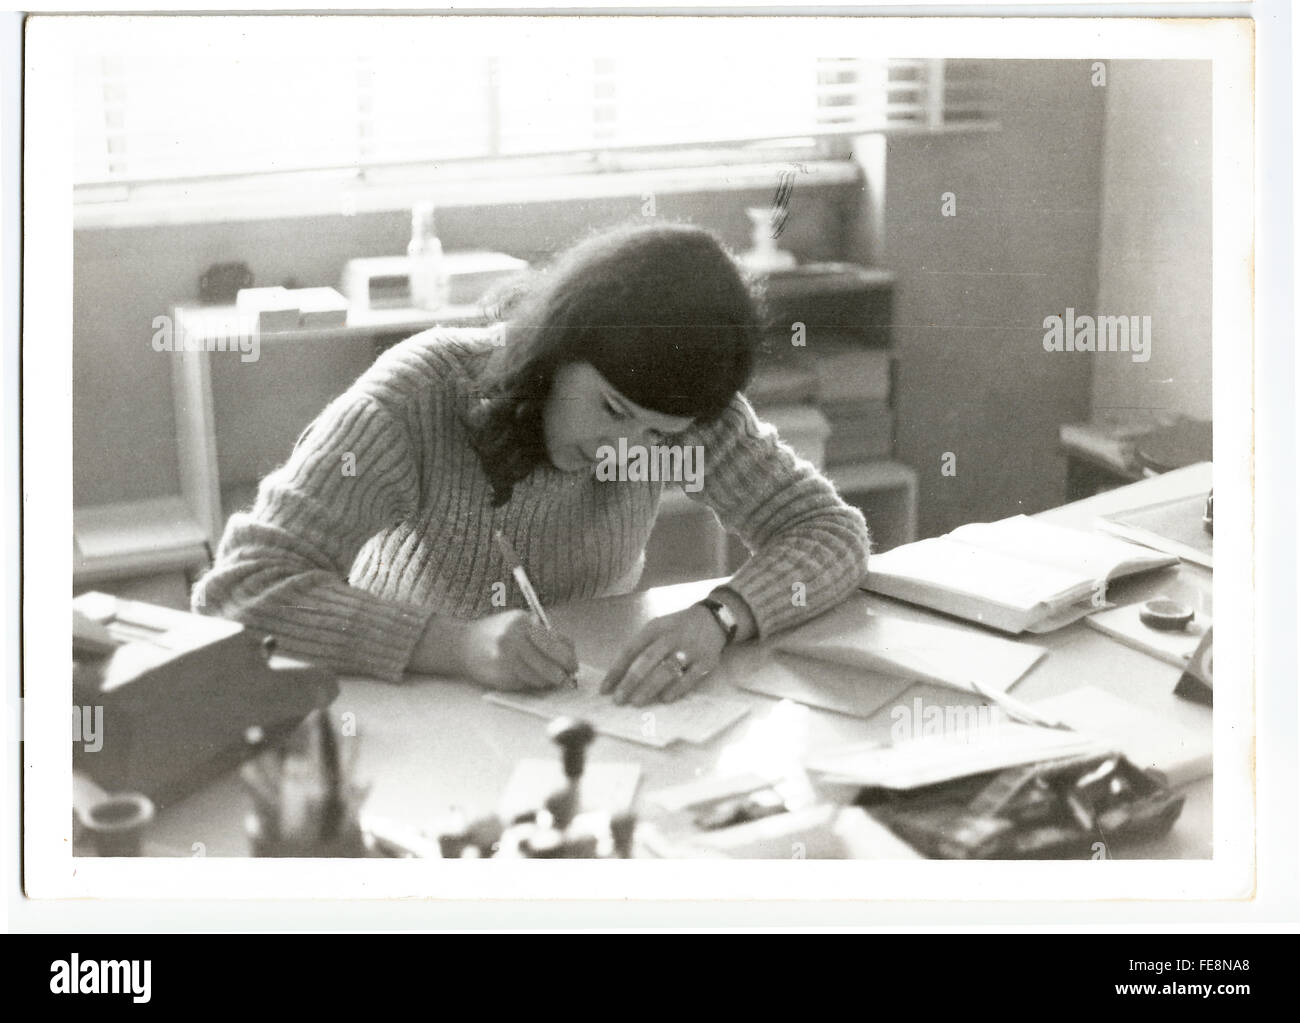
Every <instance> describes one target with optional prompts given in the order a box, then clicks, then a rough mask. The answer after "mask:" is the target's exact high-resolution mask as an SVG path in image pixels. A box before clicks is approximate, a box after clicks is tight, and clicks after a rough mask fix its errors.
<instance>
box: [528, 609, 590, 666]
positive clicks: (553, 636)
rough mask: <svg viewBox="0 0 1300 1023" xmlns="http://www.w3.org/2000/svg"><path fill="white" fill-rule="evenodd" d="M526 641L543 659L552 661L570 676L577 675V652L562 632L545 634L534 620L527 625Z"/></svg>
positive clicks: (539, 624)
mask: <svg viewBox="0 0 1300 1023" xmlns="http://www.w3.org/2000/svg"><path fill="white" fill-rule="evenodd" d="M528 639H529V641H530V642H531V643H532V645H533V646H534V647H536V648H537V650H539V651H540V652H541V653H542V654H543V655H544V656H545V657H547V658H549V659H550V660H552V661H554V662H555V663H556V664H558V665H559V666H560V667H561V668H563V669H564V670H565V671H566V672H569V673H570V674H577V671H578V652H577V650H575V649H574V646H573V640H571V639H569V637H568V636H566V635H564V634H563V633H562V632H547V631H546V629H545V627H544V626H542V624H541V623H540V622H538V621H536V620H530V621H529V623H528Z"/></svg>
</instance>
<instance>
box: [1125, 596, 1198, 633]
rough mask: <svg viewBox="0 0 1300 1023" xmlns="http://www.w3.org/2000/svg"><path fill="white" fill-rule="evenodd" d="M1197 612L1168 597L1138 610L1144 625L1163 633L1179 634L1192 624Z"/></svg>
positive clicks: (1149, 602) (1147, 602)
mask: <svg viewBox="0 0 1300 1023" xmlns="http://www.w3.org/2000/svg"><path fill="white" fill-rule="evenodd" d="M1195 617H1196V612H1195V611H1193V610H1192V609H1191V608H1190V607H1188V606H1187V605H1186V604H1180V603H1178V601H1176V600H1170V599H1169V598H1168V597H1157V598H1156V599H1155V600H1148V601H1146V602H1145V603H1143V604H1142V606H1141V607H1140V608H1139V609H1138V618H1139V619H1140V620H1141V622H1142V624H1143V625H1146V626H1148V627H1150V628H1152V629H1159V630H1160V631H1161V632H1178V631H1180V630H1182V629H1185V628H1187V626H1188V625H1190V624H1191V621H1192V619H1193V618H1195Z"/></svg>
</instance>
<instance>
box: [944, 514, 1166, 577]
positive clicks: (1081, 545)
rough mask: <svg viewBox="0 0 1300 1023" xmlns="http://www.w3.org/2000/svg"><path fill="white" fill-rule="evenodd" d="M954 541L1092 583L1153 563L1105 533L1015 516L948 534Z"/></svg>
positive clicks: (1138, 550)
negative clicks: (1132, 566)
mask: <svg viewBox="0 0 1300 1023" xmlns="http://www.w3.org/2000/svg"><path fill="white" fill-rule="evenodd" d="M948 536H949V537H951V538H952V539H954V540H961V541H963V542H965V543H969V544H973V545H974V546H976V547H982V548H984V549H985V550H988V551H997V552H998V553H999V554H1005V555H1007V556H1008V557H1018V558H1024V559H1026V560H1029V561H1033V562H1037V563H1039V564H1042V565H1053V566H1055V567H1057V568H1059V569H1062V570H1064V571H1068V572H1077V573H1079V574H1081V575H1085V576H1087V577H1089V578H1091V579H1105V578H1108V577H1109V576H1110V575H1111V573H1112V572H1114V571H1115V570H1116V569H1118V568H1119V567H1120V566H1121V565H1125V564H1126V563H1128V562H1132V561H1143V560H1151V561H1154V562H1159V561H1160V559H1159V558H1158V557H1156V558H1152V557H1151V552H1150V551H1148V550H1145V549H1143V548H1141V547H1137V546H1135V545H1133V544H1131V543H1126V542H1125V541H1123V540H1119V539H1116V538H1115V537H1113V536H1107V535H1105V534H1103V533H1085V532H1084V531H1083V530H1080V529H1068V528H1066V527H1064V526H1054V525H1051V524H1050V523H1047V522H1039V521H1038V520H1037V519H1031V518H1029V517H1028V516H1027V515H1014V516H1012V517H1011V518H1009V519H1000V520H999V521H997V522H972V523H970V524H968V525H965V526H960V527H959V528H957V529H954V530H953V531H952V532H951V533H949V534H948Z"/></svg>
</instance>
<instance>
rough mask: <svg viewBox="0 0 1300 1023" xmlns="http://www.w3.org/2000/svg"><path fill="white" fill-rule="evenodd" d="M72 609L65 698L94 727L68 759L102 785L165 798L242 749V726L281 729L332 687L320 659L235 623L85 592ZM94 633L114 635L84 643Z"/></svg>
mask: <svg viewBox="0 0 1300 1023" xmlns="http://www.w3.org/2000/svg"><path fill="white" fill-rule="evenodd" d="M73 612H74V617H73V650H74V653H73V668H74V670H73V702H74V704H75V705H76V707H77V708H80V711H81V714H80V717H81V718H82V719H86V718H89V720H90V721H91V722H92V723H93V727H94V732H95V733H96V734H94V735H91V734H82V735H81V736H79V737H78V738H77V741H76V742H74V745H73V762H74V765H75V767H76V769H77V770H80V771H83V772H85V774H87V775H89V776H90V777H91V778H93V779H94V780H95V782H97V783H98V784H99V785H100V786H101V787H103V788H104V789H107V790H108V791H109V792H123V791H133V792H141V793H144V794H145V795H146V796H148V797H149V798H150V799H152V800H154V801H155V802H157V803H160V804H164V803H166V802H169V801H170V800H172V799H176V798H178V797H180V796H183V795H185V794H187V793H189V792H192V791H194V790H195V789H196V788H198V787H200V786H201V785H203V784H205V783H206V782H208V781H210V780H211V779H212V778H215V777H216V776H217V775H219V774H221V773H224V772H225V771H227V770H230V769H232V768H233V767H235V766H236V765H237V764H238V763H239V762H240V761H241V760H243V759H244V758H245V757H246V756H247V750H246V748H245V745H244V735H245V732H246V731H247V730H248V729H249V728H250V727H253V726H258V727H260V728H262V729H263V730H264V731H265V732H266V733H267V734H268V735H280V734H284V733H286V732H288V731H290V730H292V728H293V727H294V726H296V725H297V724H298V722H299V721H301V720H302V718H303V717H304V716H305V715H306V714H307V713H308V712H310V711H311V710H312V709H313V708H315V707H318V706H323V705H325V704H328V703H329V702H330V701H331V700H333V699H334V697H335V696H337V695H338V686H337V684H336V683H335V682H334V680H333V678H332V677H331V676H330V675H329V674H328V673H327V672H326V671H325V670H324V669H322V668H319V667H317V666H315V665H311V664H308V663H306V662H305V661H299V660H295V659H293V658H290V657H283V656H280V655H277V654H276V653H275V652H274V642H273V641H268V638H267V637H263V636H260V635H258V634H256V633H253V632H251V631H249V630H248V629H246V628H245V627H244V626H242V625H239V624H236V623H235V622H229V621H225V620H223V619H220V618H208V617H205V616H202V615H196V614H189V613H187V612H184V611H175V610H172V609H170V608H163V607H156V606H154V605H152V604H144V603H140V602H138V601H133V600H122V599H120V598H118V597H113V596H110V595H108V594H105V593H95V592H92V593H83V594H82V595H81V596H79V597H77V598H76V599H75V600H74V601H73ZM86 622H89V623H92V624H93V626H94V628H93V629H92V628H90V627H88V626H87V625H86V624H85V623H86ZM104 635H107V636H108V637H110V639H111V641H112V643H113V644H114V646H113V647H112V648H111V649H110V650H107V651H106V652H94V651H95V650H96V649H99V650H103V648H104V639H103V637H104ZM87 711H91V713H90V714H89V715H88V714H87Z"/></svg>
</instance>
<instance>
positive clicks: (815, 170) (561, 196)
mask: <svg viewBox="0 0 1300 1023" xmlns="http://www.w3.org/2000/svg"><path fill="white" fill-rule="evenodd" d="M792 166H794V167H798V169H799V171H800V183H801V184H804V183H806V184H808V185H813V186H827V185H854V184H861V183H862V180H863V177H862V170H861V168H860V167H859V166H858V164H857V163H855V162H854V161H852V160H804V161H784V162H762V163H733V164H715V165H709V166H697V167H674V168H660V169H649V170H628V171H610V172H588V173H557V174H537V175H514V176H510V177H483V178H478V179H467V178H457V179H446V180H441V181H440V180H438V179H437V178H436V177H434V178H431V177H429V176H424V177H422V178H421V179H420V180H407V181H387V182H383V183H358V182H356V181H354V180H350V179H349V180H339V179H334V180H332V181H320V180H317V181H316V182H314V183H312V184H302V183H298V184H294V185H293V186H289V187H286V185H285V183H284V182H280V183H278V184H277V185H276V186H267V185H265V184H262V185H260V186H258V187H255V188H250V187H247V186H243V187H237V186H231V185H224V186H216V185H201V186H194V187H189V188H184V189H176V190H173V191H172V192H171V193H170V194H166V195H162V194H155V195H152V196H145V195H139V196H133V197H132V198H130V199H123V200H120V201H103V202H91V201H81V202H78V203H76V204H75V205H74V208H73V222H74V226H75V228H76V229H77V230H95V229H111V228H123V227H149V226H163V225H182V224H202V223H215V222H239V221H252V220H277V219H285V218H292V217H314V216H355V215H358V214H365V213H381V212H390V211H396V210H407V209H410V207H411V205H412V204H413V203H415V202H417V201H419V200H422V199H429V198H430V197H432V198H434V199H435V201H436V202H437V203H438V205H439V206H440V207H466V206H509V205H520V204H527V203H541V202H565V201H582V200H592V199H610V198H630V199H634V200H636V201H637V202H640V201H641V200H642V198H643V197H644V196H646V195H671V194H676V193H683V192H735V191H745V190H752V189H773V188H775V187H776V185H777V183H778V182H779V180H780V176H781V175H782V173H786V172H788V171H789V170H790V169H791V167H792Z"/></svg>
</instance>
